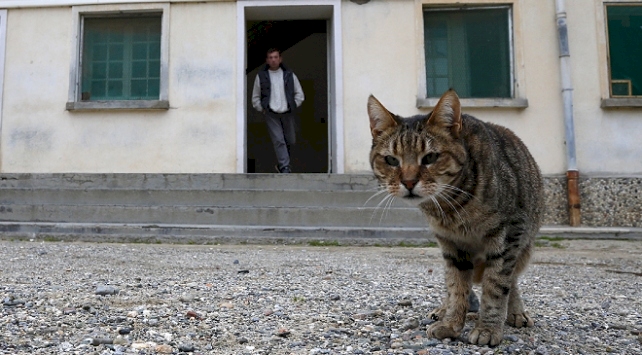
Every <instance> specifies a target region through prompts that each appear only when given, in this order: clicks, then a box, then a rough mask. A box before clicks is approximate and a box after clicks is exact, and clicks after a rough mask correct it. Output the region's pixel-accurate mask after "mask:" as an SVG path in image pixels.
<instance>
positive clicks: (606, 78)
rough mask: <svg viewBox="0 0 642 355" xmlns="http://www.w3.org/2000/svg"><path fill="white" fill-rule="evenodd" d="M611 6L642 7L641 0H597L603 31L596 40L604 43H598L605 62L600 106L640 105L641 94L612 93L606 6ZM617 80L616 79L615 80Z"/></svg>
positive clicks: (621, 106)
mask: <svg viewBox="0 0 642 355" xmlns="http://www.w3.org/2000/svg"><path fill="white" fill-rule="evenodd" d="M611 6H638V7H640V8H642V2H634V1H631V0H610V1H603V0H598V1H597V7H598V10H597V14H598V16H599V17H598V26H602V28H603V31H600V32H599V36H598V40H599V41H601V43H603V44H604V45H603V46H602V45H600V47H599V48H600V51H601V52H602V54H601V57H602V58H603V59H604V61H605V64H604V65H601V66H600V67H602V71H603V72H602V75H601V77H602V100H601V104H600V107H602V108H607V109H608V108H625V107H628V108H634V107H642V95H637V96H618V95H613V88H612V84H611V83H612V82H613V80H611V55H610V51H611V44H610V43H609V23H608V12H607V10H608V7H611ZM616 81H617V80H616Z"/></svg>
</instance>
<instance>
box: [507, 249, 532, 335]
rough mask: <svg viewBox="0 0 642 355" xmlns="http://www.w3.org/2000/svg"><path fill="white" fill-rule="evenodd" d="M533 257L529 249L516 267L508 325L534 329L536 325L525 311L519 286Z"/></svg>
mask: <svg viewBox="0 0 642 355" xmlns="http://www.w3.org/2000/svg"><path fill="white" fill-rule="evenodd" d="M530 256H531V248H530V246H529V247H527V248H526V249H525V250H524V251H523V252H522V253H521V254H520V255H519V256H518V257H517V264H516V265H515V272H514V273H513V282H512V284H511V288H510V294H509V295H508V316H507V317H506V322H507V323H508V325H510V326H513V327H516V328H522V327H532V326H534V325H535V322H534V321H533V319H532V318H531V317H530V316H529V315H528V312H526V311H525V310H524V303H523V302H522V298H521V297H520V292H519V287H518V286H517V280H518V276H519V275H520V274H521V273H522V271H524V269H526V267H527V266H528V261H529V260H530Z"/></svg>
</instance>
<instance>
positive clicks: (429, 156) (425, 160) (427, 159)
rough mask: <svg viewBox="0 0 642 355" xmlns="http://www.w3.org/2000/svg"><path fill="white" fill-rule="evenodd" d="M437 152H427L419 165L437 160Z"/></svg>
mask: <svg viewBox="0 0 642 355" xmlns="http://www.w3.org/2000/svg"><path fill="white" fill-rule="evenodd" d="M437 158H439V153H428V154H426V155H425V156H424V157H423V158H422V159H421V165H430V164H432V163H434V162H436V161H437Z"/></svg>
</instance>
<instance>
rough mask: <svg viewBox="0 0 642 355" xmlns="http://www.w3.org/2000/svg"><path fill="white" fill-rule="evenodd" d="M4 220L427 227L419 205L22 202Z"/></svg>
mask: <svg viewBox="0 0 642 355" xmlns="http://www.w3.org/2000/svg"><path fill="white" fill-rule="evenodd" d="M0 221H6V222H75V223H169V224H207V225H247V226H257V225H264V226H268V225H269V226H280V227H285V226H313V227H331V226H342V227H412V228H416V227H427V225H428V224H427V222H426V219H425V217H424V216H423V215H422V213H421V212H420V211H419V209H417V208H389V209H385V210H384V209H383V208H372V207H323V206H322V207H221V206H218V207H217V206H181V205H174V206H127V205H22V204H12V205H9V206H1V207H0Z"/></svg>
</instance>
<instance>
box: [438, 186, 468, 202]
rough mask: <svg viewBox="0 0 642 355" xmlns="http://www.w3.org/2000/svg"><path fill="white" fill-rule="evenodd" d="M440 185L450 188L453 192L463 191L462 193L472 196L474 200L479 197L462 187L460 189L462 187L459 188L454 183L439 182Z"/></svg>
mask: <svg viewBox="0 0 642 355" xmlns="http://www.w3.org/2000/svg"><path fill="white" fill-rule="evenodd" d="M439 186H440V187H443V188H445V189H448V190H450V191H452V192H459V193H462V194H464V195H466V196H467V197H470V198H472V199H473V200H476V199H477V196H475V195H473V194H471V193H470V192H467V191H464V190H462V189H460V188H458V187H455V186H453V185H448V184H439Z"/></svg>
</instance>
